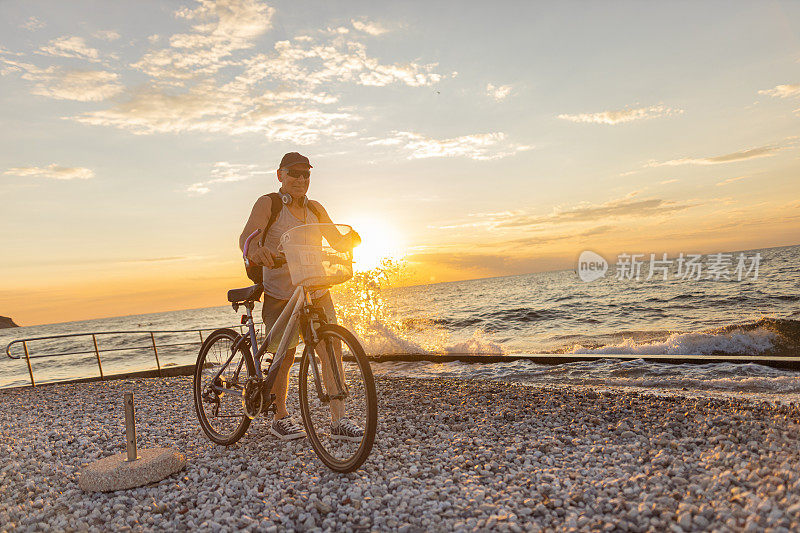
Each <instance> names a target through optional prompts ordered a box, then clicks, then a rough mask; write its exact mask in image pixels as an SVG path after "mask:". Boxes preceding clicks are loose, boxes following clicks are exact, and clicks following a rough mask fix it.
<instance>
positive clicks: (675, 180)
mask: <svg viewBox="0 0 800 533" xmlns="http://www.w3.org/2000/svg"><path fill="white" fill-rule="evenodd" d="M677 181H679V180H677V179H675V178H672V179H668V180H664V181H660V182H659V183H660V184H661V185H667V184H669V183H675V182H677Z"/></svg>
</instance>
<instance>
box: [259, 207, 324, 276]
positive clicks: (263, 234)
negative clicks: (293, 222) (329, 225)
mask: <svg viewBox="0 0 800 533" xmlns="http://www.w3.org/2000/svg"><path fill="white" fill-rule="evenodd" d="M267 196H269V198H270V200H271V201H272V207H271V208H270V212H269V220H268V221H267V225H266V226H264V229H263V230H261V238H260V239H259V240H258V245H259V246H264V239H266V238H267V231H269V228H270V227H272V224H273V223H275V220H276V219H277V218H278V215H279V214H280V212H281V209H283V200H281V195H280V194H278V193H276V192H271V193H269V194H268V195H267ZM306 206H307V207H308V208H309V209H310V210H311V212H312V213H314V216H315V217H317V220H319V211H317V208H316V207H314V206H313V205H312V204H311V202H308V203H307V204H306ZM262 268H263V267H262V265H256V264H253V263H251V264H250V266H248V267H246V269H247V277H248V278H250V279H251V280H252V281H253V283H264V271H263V270H261V269H262Z"/></svg>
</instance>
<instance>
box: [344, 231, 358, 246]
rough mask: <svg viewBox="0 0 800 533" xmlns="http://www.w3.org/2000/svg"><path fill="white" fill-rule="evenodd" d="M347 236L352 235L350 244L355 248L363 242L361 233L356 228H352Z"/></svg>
mask: <svg viewBox="0 0 800 533" xmlns="http://www.w3.org/2000/svg"><path fill="white" fill-rule="evenodd" d="M347 236H348V237H350V246H352V247H353V248H355V247H356V246H358V245H359V244H361V235H359V234H358V232H357V231H356V230H350V233H348V234H347Z"/></svg>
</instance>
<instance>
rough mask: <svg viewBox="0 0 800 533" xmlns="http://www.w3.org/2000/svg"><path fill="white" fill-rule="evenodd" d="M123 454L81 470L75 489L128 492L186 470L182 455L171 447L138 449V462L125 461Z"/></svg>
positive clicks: (184, 458)
mask: <svg viewBox="0 0 800 533" xmlns="http://www.w3.org/2000/svg"><path fill="white" fill-rule="evenodd" d="M127 457H128V454H127V452H122V453H118V454H116V455H112V456H110V457H104V458H103V459H99V460H97V461H95V462H94V463H92V464H90V465H88V466H85V467H84V468H83V469H81V472H80V477H79V478H78V486H79V487H80V488H82V489H83V490H88V491H93V492H109V491H112V490H123V489H132V488H134V487H140V486H142V485H147V484H148V483H153V482H154V481H161V480H162V479H164V478H165V477H167V476H169V475H171V474H174V473H175V472H178V471H180V470H183V469H184V468H185V467H186V456H185V455H183V454H182V453H178V451H177V450H175V449H174V448H151V449H145V450H139V459H137V460H136V461H132V462H126V461H125V459H126V458H127Z"/></svg>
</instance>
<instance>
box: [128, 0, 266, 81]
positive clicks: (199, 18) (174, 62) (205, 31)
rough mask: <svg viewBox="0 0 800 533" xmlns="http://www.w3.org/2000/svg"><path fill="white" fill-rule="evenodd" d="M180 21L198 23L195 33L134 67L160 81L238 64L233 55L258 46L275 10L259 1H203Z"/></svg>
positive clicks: (187, 10)
mask: <svg viewBox="0 0 800 533" xmlns="http://www.w3.org/2000/svg"><path fill="white" fill-rule="evenodd" d="M198 3H199V5H198V6H197V7H195V8H194V9H191V8H188V7H187V8H182V9H180V10H178V11H177V12H176V13H175V15H176V16H177V17H178V18H182V19H184V20H188V21H191V22H196V24H195V25H194V26H193V27H192V30H194V31H192V32H191V33H179V34H175V35H173V36H171V37H170V39H169V44H170V46H169V47H168V48H162V49H158V50H152V51H150V52H148V53H146V54H145V55H144V56H143V57H142V58H141V59H140V60H139V61H137V62H135V63H133V64H132V65H131V67H133V68H135V69H137V70H140V71H142V72H144V73H145V74H147V75H149V76H151V77H153V78H158V79H162V78H163V79H173V80H189V79H194V78H197V77H198V76H201V75H208V74H213V73H215V72H217V71H219V70H220V69H222V68H224V67H226V66H229V65H232V64H235V62H234V61H231V60H230V58H231V55H232V54H233V53H234V52H236V51H239V50H244V49H247V48H251V47H253V46H254V44H255V43H254V40H255V38H256V37H259V36H260V35H262V34H263V33H264V32H266V31H267V30H268V29H269V28H270V27H271V25H272V17H273V15H274V14H275V9H274V8H272V7H269V6H267V5H265V4H262V3H260V2H256V1H255V0H217V1H213V0H199V2H198Z"/></svg>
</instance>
